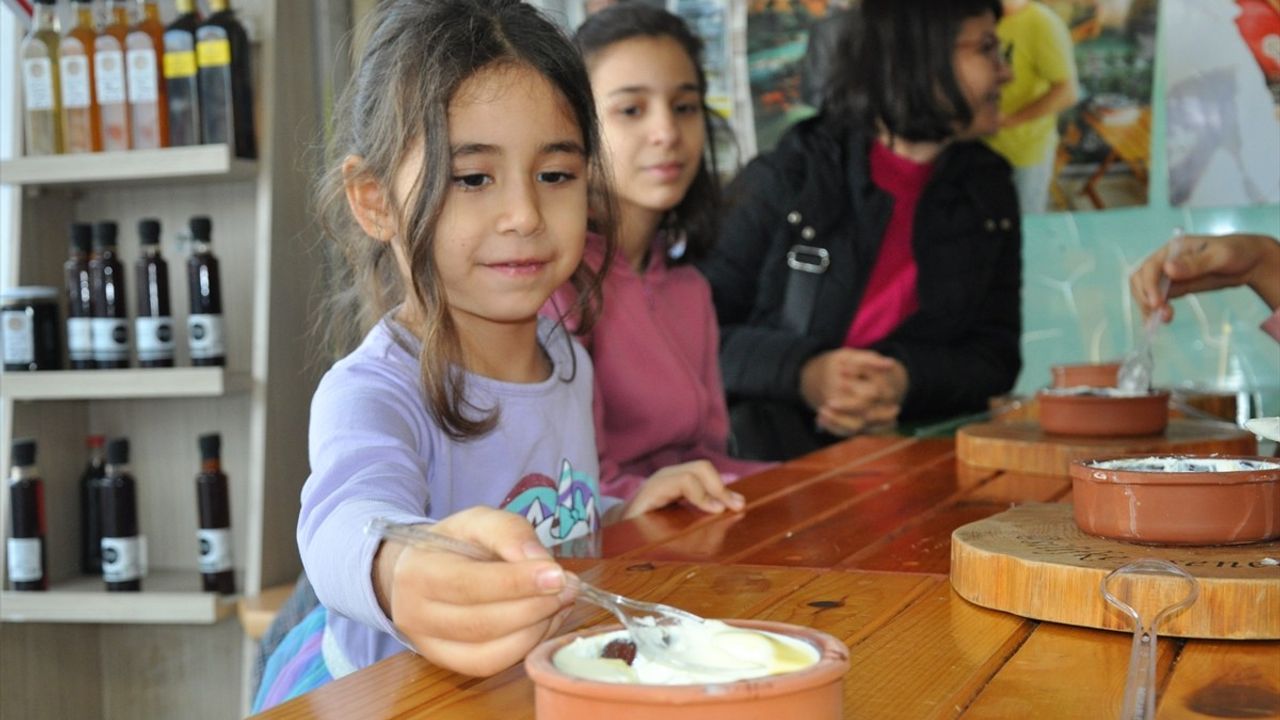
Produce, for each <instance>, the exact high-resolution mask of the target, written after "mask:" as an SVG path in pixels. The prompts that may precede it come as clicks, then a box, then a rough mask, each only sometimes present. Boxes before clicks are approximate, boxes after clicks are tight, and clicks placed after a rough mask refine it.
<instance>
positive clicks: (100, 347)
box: [93, 318, 129, 361]
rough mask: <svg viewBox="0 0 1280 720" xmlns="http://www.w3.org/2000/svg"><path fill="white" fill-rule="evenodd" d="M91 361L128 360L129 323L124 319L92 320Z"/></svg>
mask: <svg viewBox="0 0 1280 720" xmlns="http://www.w3.org/2000/svg"><path fill="white" fill-rule="evenodd" d="M93 359H94V360H99V361H102V360H105V361H116V360H128V359H129V323H128V322H127V321H126V320H125V319H124V318H94V319H93Z"/></svg>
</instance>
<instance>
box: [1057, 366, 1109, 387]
mask: <svg viewBox="0 0 1280 720" xmlns="http://www.w3.org/2000/svg"><path fill="white" fill-rule="evenodd" d="M1049 372H1051V373H1052V374H1053V386H1054V387H1058V388H1063V387H1080V386H1081V385H1084V386H1087V387H1115V386H1116V373H1118V372H1120V363H1118V362H1109V363H1078V364H1075V365H1054V366H1053V367H1051V368H1049Z"/></svg>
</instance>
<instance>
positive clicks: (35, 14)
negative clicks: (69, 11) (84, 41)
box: [18, 0, 62, 155]
mask: <svg viewBox="0 0 1280 720" xmlns="http://www.w3.org/2000/svg"><path fill="white" fill-rule="evenodd" d="M55 2H56V0H36V3H35V7H34V8H33V9H32V18H31V31H30V32H28V33H27V36H26V37H24V38H23V39H22V48H21V50H19V52H18V55H19V57H20V58H21V59H22V106H23V118H22V119H23V122H24V124H25V131H26V132H25V134H26V141H27V150H26V154H27V155H55V154H57V153H60V152H62V85H61V83H60V82H58V46H59V45H60V44H61V42H62V40H61V38H59V36H58V32H59V30H60V24H61V23H59V22H58V8H57V5H56V4H55Z"/></svg>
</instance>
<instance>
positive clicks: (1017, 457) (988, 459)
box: [956, 418, 1258, 475]
mask: <svg viewBox="0 0 1280 720" xmlns="http://www.w3.org/2000/svg"><path fill="white" fill-rule="evenodd" d="M1148 452H1150V453H1179V454H1208V453H1219V454H1222V455H1256V454H1257V452H1258V439H1257V438H1256V437H1254V435H1253V434H1252V433H1250V432H1248V431H1246V430H1243V429H1241V428H1240V427H1238V426H1236V425H1232V424H1231V423H1226V422H1215V421H1212V420H1182V419H1177V418H1175V419H1172V420H1170V421H1169V426H1168V427H1167V428H1165V431H1164V435H1150V436H1146V437H1087V436H1083V435H1081V436H1076V435H1051V434H1049V433H1046V432H1044V431H1043V430H1041V429H1040V425H1039V424H1038V423H1035V422H1004V423H1001V422H995V423H975V424H973V425H965V426H964V427H962V428H960V429H959V430H957V431H956V457H957V458H958V459H959V460H960V462H963V463H965V464H966V465H972V466H974V467H979V468H987V469H990V470H1011V471H1014V472H1025V473H1034V474H1036V475H1066V474H1068V473H1069V472H1070V467H1071V461H1073V460H1084V459H1091V458H1097V457H1107V456H1110V455H1128V454H1131V453H1148Z"/></svg>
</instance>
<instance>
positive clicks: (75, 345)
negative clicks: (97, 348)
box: [67, 317, 93, 362]
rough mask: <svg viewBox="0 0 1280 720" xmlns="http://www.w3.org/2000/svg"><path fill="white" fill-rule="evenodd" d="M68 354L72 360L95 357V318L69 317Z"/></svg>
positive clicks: (83, 360) (85, 359)
mask: <svg viewBox="0 0 1280 720" xmlns="http://www.w3.org/2000/svg"><path fill="white" fill-rule="evenodd" d="M67 355H68V357H70V358H71V361H72V362H88V361H90V360H92V359H93V318H84V317H75V318H67Z"/></svg>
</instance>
